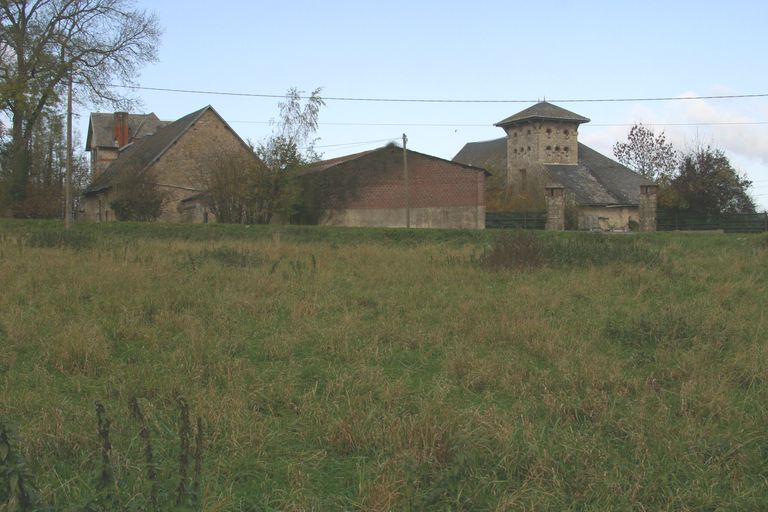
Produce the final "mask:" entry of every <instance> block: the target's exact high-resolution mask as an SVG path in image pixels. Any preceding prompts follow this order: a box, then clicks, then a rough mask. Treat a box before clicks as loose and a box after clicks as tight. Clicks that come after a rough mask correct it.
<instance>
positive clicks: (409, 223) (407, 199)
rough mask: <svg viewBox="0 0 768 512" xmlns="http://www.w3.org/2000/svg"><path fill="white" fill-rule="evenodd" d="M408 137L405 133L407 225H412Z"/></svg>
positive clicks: (404, 167) (404, 162)
mask: <svg viewBox="0 0 768 512" xmlns="http://www.w3.org/2000/svg"><path fill="white" fill-rule="evenodd" d="M407 143H408V137H407V136H406V135H405V134H403V180H404V181H405V227H406V228H410V227H411V184H410V180H409V179H408V154H407V151H408V150H407V149H406V147H405V146H406V144H407Z"/></svg>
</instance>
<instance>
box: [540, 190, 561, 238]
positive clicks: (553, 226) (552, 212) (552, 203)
mask: <svg viewBox="0 0 768 512" xmlns="http://www.w3.org/2000/svg"><path fill="white" fill-rule="evenodd" d="M545 191H546V192H545V199H546V201H547V225H546V229H547V230H550V231H563V230H564V229H565V190H564V189H563V187H561V186H559V185H548V186H547V187H546V189H545Z"/></svg>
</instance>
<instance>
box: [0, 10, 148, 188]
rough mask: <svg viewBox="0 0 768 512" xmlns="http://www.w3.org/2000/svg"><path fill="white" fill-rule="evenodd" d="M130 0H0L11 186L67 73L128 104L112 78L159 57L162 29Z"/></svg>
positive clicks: (98, 97) (100, 95) (0, 78)
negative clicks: (9, 125) (9, 122)
mask: <svg viewBox="0 0 768 512" xmlns="http://www.w3.org/2000/svg"><path fill="white" fill-rule="evenodd" d="M133 4H134V1H133V0H0V110H2V111H3V112H5V114H6V115H7V116H8V117H9V118H10V121H11V129H10V144H9V148H8V161H7V166H8V175H9V176H8V179H9V183H8V186H7V188H8V194H9V197H10V200H12V201H14V202H16V201H20V200H23V199H24V197H25V196H26V194H27V185H28V182H29V172H30V164H31V157H32V149H31V142H32V139H33V133H34V131H35V129H37V127H38V125H39V123H41V122H43V117H44V114H45V112H46V110H47V109H50V108H53V107H55V106H56V105H58V104H59V103H60V101H61V98H62V96H63V93H64V87H65V85H66V83H67V81H68V79H69V78H70V77H72V79H73V81H74V83H75V86H76V91H77V93H78V97H83V98H89V99H91V100H93V101H94V102H97V103H101V102H109V103H111V104H113V105H114V106H115V107H120V108H125V109H127V108H128V106H129V104H130V100H129V98H127V97H125V96H124V95H122V94H120V93H119V92H117V91H116V89H115V87H114V86H112V85H110V84H113V83H115V82H117V83H118V85H119V84H120V83H123V84H130V83H132V82H133V79H134V77H135V76H136V71H137V69H138V68H139V67H140V66H141V65H143V64H145V63H148V62H152V61H154V60H156V58H157V46H158V41H159V38H160V29H159V27H158V23H157V20H156V18H155V17H154V15H152V14H148V13H146V12H145V11H142V10H138V9H135V8H133Z"/></svg>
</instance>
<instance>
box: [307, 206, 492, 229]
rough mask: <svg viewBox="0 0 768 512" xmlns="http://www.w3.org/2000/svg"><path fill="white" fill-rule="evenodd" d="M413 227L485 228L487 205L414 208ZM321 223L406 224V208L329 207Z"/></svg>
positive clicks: (385, 226)
mask: <svg viewBox="0 0 768 512" xmlns="http://www.w3.org/2000/svg"><path fill="white" fill-rule="evenodd" d="M410 217H411V227H414V228H463V229H485V206H477V207H473V206H459V207H452V208H450V207H446V208H412V209H411V212H410ZM320 223H321V224H326V225H331V226H360V227H363V226H367V227H382V228H404V227H405V226H406V211H405V208H368V209H364V208H357V209H346V210H335V211H328V212H325V214H324V215H323V216H322V218H321V221H320Z"/></svg>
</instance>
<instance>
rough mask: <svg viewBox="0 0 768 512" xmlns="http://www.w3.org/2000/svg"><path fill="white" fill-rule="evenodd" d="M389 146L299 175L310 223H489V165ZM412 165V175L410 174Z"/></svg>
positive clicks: (477, 225) (470, 226)
mask: <svg viewBox="0 0 768 512" xmlns="http://www.w3.org/2000/svg"><path fill="white" fill-rule="evenodd" d="M405 153H406V154H405V157H406V160H407V166H405V165H404V161H403V156H404V155H403V149H402V148H400V147H398V146H396V145H394V144H390V145H388V146H385V147H382V148H378V149H374V150H371V151H364V152H361V153H356V154H353V155H347V156H343V157H339V158H334V159H331V160H325V161H322V162H318V163H316V164H314V165H313V166H312V167H310V168H309V169H308V170H306V171H305V172H304V173H303V174H302V175H301V176H300V183H301V186H302V189H303V203H304V207H305V212H304V216H303V218H301V219H300V220H301V221H302V222H307V223H318V224H330V225H339V226H371V227H406V226H410V227H424V228H465V229H466V228H468V229H484V228H485V177H486V174H487V173H486V171H485V170H484V169H481V168H479V167H474V166H472V165H466V164H461V163H458V162H451V161H449V160H443V159H442V158H438V157H435V156H430V155H426V154H423V153H418V152H416V151H411V150H407V151H406V152H405ZM405 167H407V179H406V174H405Z"/></svg>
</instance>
